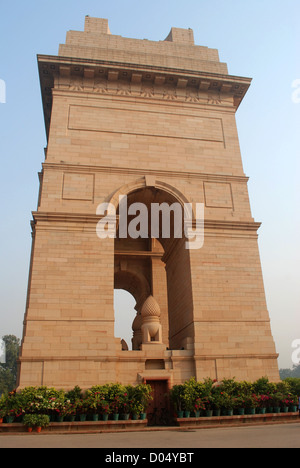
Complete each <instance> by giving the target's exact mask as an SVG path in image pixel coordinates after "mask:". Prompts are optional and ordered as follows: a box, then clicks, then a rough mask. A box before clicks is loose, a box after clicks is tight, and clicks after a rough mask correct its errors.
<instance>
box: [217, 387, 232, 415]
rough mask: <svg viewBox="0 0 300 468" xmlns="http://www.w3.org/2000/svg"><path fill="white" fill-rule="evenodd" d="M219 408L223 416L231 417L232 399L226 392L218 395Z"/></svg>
mask: <svg viewBox="0 0 300 468" xmlns="http://www.w3.org/2000/svg"><path fill="white" fill-rule="evenodd" d="M220 406H221V410H222V413H223V416H232V415H233V408H234V399H233V397H232V396H231V395H229V394H228V393H227V392H221V393H220Z"/></svg>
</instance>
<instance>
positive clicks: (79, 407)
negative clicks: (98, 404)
mask: <svg viewBox="0 0 300 468" xmlns="http://www.w3.org/2000/svg"><path fill="white" fill-rule="evenodd" d="M87 412H88V405H87V402H86V399H85V398H83V399H81V400H78V401H77V404H76V415H78V417H79V420H80V422H84V421H86V416H87Z"/></svg>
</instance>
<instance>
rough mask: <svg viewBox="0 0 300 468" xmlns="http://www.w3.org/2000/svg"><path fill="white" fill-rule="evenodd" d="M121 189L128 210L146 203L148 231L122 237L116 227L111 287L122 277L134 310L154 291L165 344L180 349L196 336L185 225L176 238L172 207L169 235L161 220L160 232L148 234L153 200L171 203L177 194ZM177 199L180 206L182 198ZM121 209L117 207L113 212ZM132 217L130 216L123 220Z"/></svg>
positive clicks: (154, 201)
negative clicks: (134, 302) (139, 235)
mask: <svg viewBox="0 0 300 468" xmlns="http://www.w3.org/2000/svg"><path fill="white" fill-rule="evenodd" d="M120 193H122V192H121V191H120ZM122 195H127V210H128V209H129V207H130V206H131V205H132V204H133V203H137V202H138V203H143V204H144V205H145V206H146V207H147V210H148V236H147V238H141V237H138V238H137V239H133V238H130V237H127V238H120V236H119V231H117V236H116V239H115V289H117V287H118V286H116V285H118V284H121V283H120V282H121V281H122V285H123V286H122V288H123V289H126V290H128V291H130V292H131V293H132V295H133V296H134V297H135V299H136V302H137V303H136V310H137V313H140V310H141V307H142V305H143V303H144V302H145V300H146V298H147V297H148V296H149V295H150V294H151V295H153V297H154V298H155V299H156V300H157V302H158V304H159V306H160V309H161V324H162V337H163V338H162V341H163V344H164V345H165V346H166V347H168V348H170V349H182V348H183V347H184V344H185V342H186V338H192V339H193V338H194V321H193V318H194V315H193V298H192V282H191V266H190V253H189V250H187V249H186V238H185V237H184V228H183V225H182V233H183V236H182V237H181V238H176V237H175V236H174V216H173V214H172V212H171V218H170V223H171V226H170V234H171V235H170V237H169V238H164V237H163V236H162V231H161V226H162V224H161V223H160V230H159V235H158V238H152V237H151V206H152V204H153V203H158V204H162V203H167V204H168V205H169V206H170V205H172V204H173V203H178V202H179V200H178V198H177V197H176V194H175V195H174V194H172V193H171V192H170V190H168V191H165V190H163V189H161V188H157V187H152V186H151V187H147V186H144V187H142V188H135V189H134V190H132V191H131V192H129V193H123V194H122ZM180 205H181V207H182V208H183V206H182V203H181V201H180ZM120 213H121V211H119V209H118V210H117V215H120ZM134 217H135V216H128V219H127V226H128V225H129V223H130V222H131V220H132V219H133V218H134ZM182 218H183V216H182ZM141 278H143V280H141ZM146 284H147V287H145V285H146Z"/></svg>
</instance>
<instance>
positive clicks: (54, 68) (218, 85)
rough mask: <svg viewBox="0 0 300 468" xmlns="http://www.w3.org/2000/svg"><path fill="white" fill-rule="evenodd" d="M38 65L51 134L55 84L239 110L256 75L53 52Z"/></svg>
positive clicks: (76, 89) (70, 89) (75, 89)
mask: <svg viewBox="0 0 300 468" xmlns="http://www.w3.org/2000/svg"><path fill="white" fill-rule="evenodd" d="M38 67H39V75H40V84H41V92H42V100H43V108H44V117H45V125H46V133H47V136H48V133H49V126H50V118H51V110H52V92H53V88H54V86H56V87H57V89H60V90H64V91H67V92H76V93H78V92H84V93H95V94H97V93H98V94H103V95H105V94H114V95H119V96H133V97H135V98H141V99H142V98H144V99H145V98H146V99H160V100H164V101H179V102H181V103H182V102H185V103H187V105H188V104H197V105H204V104H205V105H224V106H227V108H228V107H232V108H233V109H234V110H237V108H238V107H239V105H240V103H241V101H242V100H243V98H244V96H245V94H246V92H247V90H248V88H249V86H250V84H251V79H250V78H243V77H237V76H232V75H221V74H216V73H208V72H202V71H198V72H195V71H190V70H179V69H174V68H167V67H162V66H152V65H151V66H150V65H140V64H128V63H118V62H108V61H105V60H91V59H77V58H76V59H75V58H67V57H60V56H50V55H38ZM158 90H159V92H158Z"/></svg>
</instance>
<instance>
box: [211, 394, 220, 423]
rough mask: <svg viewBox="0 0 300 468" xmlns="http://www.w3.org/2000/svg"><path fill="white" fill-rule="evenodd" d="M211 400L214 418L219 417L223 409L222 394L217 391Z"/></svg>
mask: <svg viewBox="0 0 300 468" xmlns="http://www.w3.org/2000/svg"><path fill="white" fill-rule="evenodd" d="M210 399H211V403H212V409H213V416H217V417H219V416H220V415H221V409H222V395H221V394H220V392H217V391H215V392H213V393H212V394H211V395H210Z"/></svg>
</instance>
